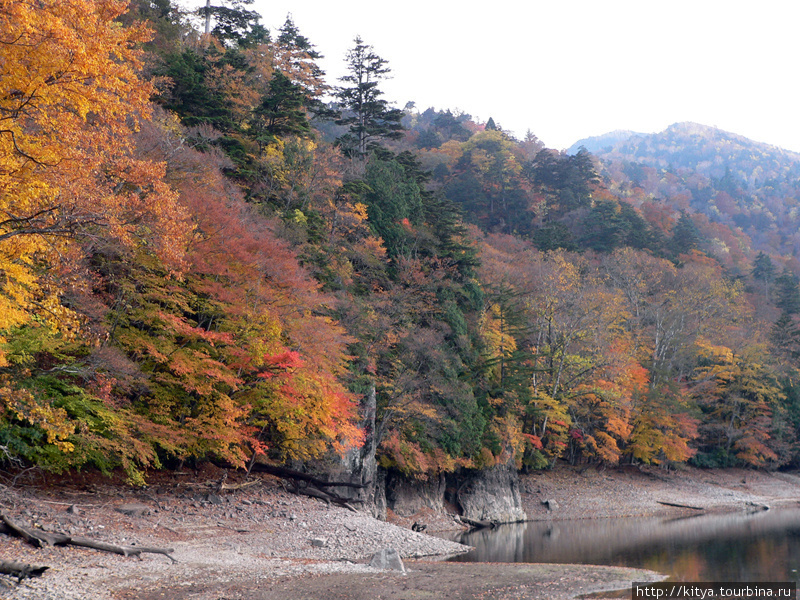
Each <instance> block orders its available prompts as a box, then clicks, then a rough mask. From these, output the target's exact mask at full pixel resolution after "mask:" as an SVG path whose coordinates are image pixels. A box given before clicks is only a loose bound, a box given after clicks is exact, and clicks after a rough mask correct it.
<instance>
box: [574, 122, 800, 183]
mask: <svg viewBox="0 0 800 600" xmlns="http://www.w3.org/2000/svg"><path fill="white" fill-rule="evenodd" d="M581 146H583V147H585V148H586V149H587V150H588V151H589V152H591V153H592V154H594V155H595V156H597V157H598V158H600V159H602V160H604V161H615V160H621V161H629V162H636V163H639V164H642V165H647V166H652V167H655V168H659V169H692V170H695V171H697V172H698V173H700V174H702V175H706V176H708V177H713V178H717V179H719V178H722V177H724V176H725V174H726V172H727V171H729V170H730V171H731V172H733V173H734V176H735V175H736V173H738V174H739V176H740V177H741V181H742V182H743V183H746V184H747V185H748V187H750V186H752V185H754V184H755V185H758V184H759V182H758V179H759V178H758V174H757V173H753V172H752V171H751V170H750V169H749V167H747V165H751V164H752V163H753V162H758V163H759V164H760V165H761V167H762V170H763V171H764V172H769V173H772V174H773V176H774V175H777V174H779V173H780V174H782V175H787V174H788V172H790V171H793V170H794V169H793V168H792V167H793V165H797V164H800V154H798V153H796V152H792V151H789V150H785V149H783V148H779V147H777V146H773V145H770V144H766V143H763V142H757V141H754V140H751V139H748V138H746V137H744V136H742V135H739V134H736V133H731V132H728V131H724V130H722V129H718V128H716V127H711V126H708V125H701V124H698V123H691V122H683V123H675V124H673V125H670V126H669V127H667V128H666V129H665V130H664V131H662V132H659V133H652V134H646V133H635V132H630V131H614V132H611V133H607V134H604V135H600V136H595V137H589V138H586V139H583V140H580V141H578V142H576V143H575V144H573V145H572V146H571V147H570V149H569V150H568V153H574V152H577V150H578V149H579V148H580V147H581ZM798 176H800V171H798Z"/></svg>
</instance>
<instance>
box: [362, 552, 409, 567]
mask: <svg viewBox="0 0 800 600" xmlns="http://www.w3.org/2000/svg"><path fill="white" fill-rule="evenodd" d="M369 566H370V567H374V568H376V569H383V570H385V571H400V572H401V573H405V572H406V567H405V565H403V560H402V559H401V558H400V553H399V552H398V551H397V550H395V549H394V548H384V549H383V550H381V551H380V552H376V553H375V554H373V555H372V558H370V559H369Z"/></svg>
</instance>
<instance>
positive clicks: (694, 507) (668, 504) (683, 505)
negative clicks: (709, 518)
mask: <svg viewBox="0 0 800 600" xmlns="http://www.w3.org/2000/svg"><path fill="white" fill-rule="evenodd" d="M656 502H658V503H659V504H663V505H664V506H675V507H677V508H691V509H692V510H705V508H703V507H702V506H689V505H688V504H675V503H674V502H662V501H661V500H656Z"/></svg>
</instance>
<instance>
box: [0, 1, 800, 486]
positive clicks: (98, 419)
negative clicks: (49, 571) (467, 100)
mask: <svg viewBox="0 0 800 600" xmlns="http://www.w3.org/2000/svg"><path fill="white" fill-rule="evenodd" d="M40 4H41V6H40ZM229 4H232V5H233V6H232V7H225V6H220V5H218V4H217V3H215V5H214V6H211V7H210V8H209V10H210V11H211V12H212V13H213V14H212V15H211V16H212V20H213V23H214V27H213V29H211V31H210V35H206V34H204V33H202V32H201V31H198V30H196V29H193V27H192V25H191V23H192V22H191V21H190V20H186V19H185V18H184V17H185V16H186V15H185V14H184V13H182V12H181V10H180V9H178V8H177V7H176V6H174V5H173V4H171V3H170V2H169V1H168V0H159V2H157V3H154V2H149V1H148V0H139V1H136V2H132V3H130V4H128V3H127V2H123V1H122V0H75V2H70V3H59V2H52V1H50V2H42V3H39V4H36V6H33V5H32V4H30V3H21V2H16V3H11V5H10V9H11V8H13V11H11V10H10V11H9V12H8V14H2V15H0V26H2V27H3V28H5V30H4V31H0V33H3V32H4V33H5V37H4V38H3V39H8V40H13V42H10V43H8V44H4V45H0V65H6V67H5V68H6V69H7V70H8V76H6V77H0V109H2V110H4V111H6V113H4V114H8V115H9V116H8V117H7V118H6V123H5V124H4V126H3V127H4V131H5V134H4V135H0V212H2V213H3V214H4V215H5V216H4V217H3V220H2V221H0V459H1V460H2V461H3V462H2V465H0V466H1V467H2V468H3V469H8V470H10V471H12V472H13V471H19V470H23V469H26V468H28V467H31V466H35V467H37V468H39V469H45V470H52V471H59V472H61V471H69V470H71V469H80V468H90V467H91V468H96V469H99V470H100V471H101V472H103V473H106V474H108V473H112V472H114V471H117V470H122V471H123V472H124V473H125V474H126V477H127V480H128V481H129V482H130V483H132V484H136V485H144V484H145V483H146V481H147V479H148V477H150V476H151V474H152V472H153V471H155V470H158V469H180V468H183V467H184V466H185V465H193V466H195V465H199V464H203V463H207V462H209V461H213V462H214V463H216V464H219V465H224V466H226V467H228V468H230V469H250V468H251V467H252V466H253V465H254V464H255V463H256V462H259V461H260V462H263V461H268V462H272V463H273V464H282V463H292V464H295V465H302V466H303V467H304V468H306V469H309V470H315V471H316V472H320V473H330V472H331V471H333V470H335V469H337V468H341V469H344V470H345V471H347V472H346V473H345V476H352V477H354V478H355V479H357V480H358V481H370V482H373V483H374V484H375V485H377V483H375V482H378V481H379V478H378V472H377V469H378V466H380V468H382V469H383V470H384V471H385V472H389V473H391V474H393V475H398V476H406V477H411V478H418V479H430V480H431V481H438V480H440V478H441V477H442V476H444V475H452V476H454V477H458V476H465V475H471V474H473V473H474V472H475V471H482V470H485V469H491V468H492V467H495V466H502V467H504V468H506V467H516V468H517V469H520V470H524V471H535V470H541V469H549V468H552V467H553V466H554V465H555V464H557V463H558V462H559V461H566V462H569V463H572V464H580V463H583V464H586V463H598V464H602V465H604V466H605V465H615V464H619V463H646V464H659V465H670V464H672V463H683V462H693V463H694V464H696V465H699V466H703V467H712V466H751V467H763V468H771V469H777V468H780V467H788V466H796V465H797V464H800V449H799V448H800V445H799V444H798V439H800V388H799V387H798V385H797V383H796V382H798V381H800V373H799V372H798V368H797V364H798V363H797V358H798V356H800V283H799V282H798V278H797V275H798V274H800V264H799V263H798V262H797V259H796V257H797V255H798V254H799V253H800V233H798V229H799V228H798V226H797V225H798V222H797V219H798V212H800V209H798V194H797V181H798V177H797V173H798V171H797V169H798V167H797V162H796V157H793V156H789V155H788V154H787V153H783V152H781V151H779V150H777V149H774V148H769V147H764V146H759V145H755V144H752V143H750V142H747V140H744V139H743V138H741V137H738V136H732V135H730V134H724V133H723V132H718V131H716V130H712V129H709V128H703V127H699V126H694V125H678V126H675V127H672V128H670V129H669V130H667V131H666V132H664V133H663V134H659V135H658V136H640V135H636V136H633V137H628V138H627V140H625V141H622V140H619V141H617V142H616V143H615V144H613V145H612V147H611V150H609V151H608V152H609V153H608V154H607V155H606V154H603V152H605V151H603V152H601V153H600V154H599V156H600V158H599V159H598V158H596V157H594V156H592V155H591V154H590V153H588V152H585V151H579V152H577V153H576V154H575V155H569V154H567V153H564V152H559V151H557V150H553V149H549V148H546V147H544V145H543V144H542V143H541V141H540V140H538V138H537V137H536V136H535V135H534V134H533V133H532V132H529V133H528V134H527V135H526V136H525V138H524V139H522V140H519V139H516V138H515V137H514V136H513V135H511V134H509V133H508V132H506V131H503V130H502V128H500V127H499V126H498V125H497V123H496V122H495V121H494V120H493V119H492V118H490V119H488V120H487V122H485V123H482V122H478V121H476V120H474V119H473V118H472V117H470V116H469V115H467V114H465V113H462V112H459V111H455V112H451V111H444V112H443V111H437V110H434V109H427V110H425V111H423V112H417V111H416V110H415V109H414V107H413V105H412V104H409V105H407V106H406V108H405V109H403V110H401V109H398V108H396V107H394V106H392V105H391V104H390V103H389V102H388V101H386V100H385V99H384V98H383V97H382V91H381V87H382V86H383V84H384V82H385V80H386V78H387V77H388V74H389V72H390V69H389V67H388V66H387V65H388V61H387V60H385V59H383V58H381V57H380V56H377V54H376V53H375V50H374V48H373V47H372V46H370V45H369V44H368V43H367V42H365V41H364V40H362V39H361V38H357V39H356V40H354V46H353V47H352V49H351V50H350V52H349V53H348V55H347V58H346V67H347V68H346V73H347V75H346V76H345V77H343V78H341V79H340V80H339V81H338V82H331V81H327V80H326V79H325V74H324V73H323V72H322V70H321V69H320V68H319V65H318V64H317V60H318V59H319V58H320V56H319V53H318V52H317V51H316V50H315V48H314V45H313V44H312V43H311V42H310V41H309V40H308V39H307V38H306V37H305V36H303V35H302V34H301V33H300V32H299V31H298V29H297V27H296V26H295V24H294V23H293V22H292V20H291V18H287V20H286V22H285V23H284V24H283V25H282V26H279V27H276V28H274V29H272V30H268V29H266V28H265V27H264V26H263V25H261V24H260V23H259V19H260V17H259V15H258V14H257V13H255V12H254V11H249V10H246V9H244V8H243V7H242V3H238V2H234V3H229ZM43 32H44V33H43ZM87 32H91V35H88V34H87ZM65 72H70V73H74V75H71V76H70V77H63V76H62V75H63V73H65ZM365 72H367V73H368V74H369V77H367V78H365V77H364V73H365ZM43 81H44V82H50V83H49V84H48V86H47V94H46V95H43V96H41V97H40V96H38V95H37V94H38V92H36V91H35V90H38V89H39V87H40V84H41V82H43ZM24 90H31V91H29V92H28V93H27V94H26V92H25V91H24ZM331 97H333V98H335V102H324V101H323V99H326V98H331ZM365 98H367V99H368V100H369V101H368V102H365V101H364V100H365ZM34 100H35V101H34ZM457 100H458V99H454V101H457ZM497 116H498V120H499V121H502V119H501V118H500V117H501V115H497ZM626 135H627V134H626ZM618 137H620V136H618ZM621 137H625V136H624V135H623V136H621ZM609 139H610V138H609ZM601 143H602V144H606V143H608V139H607V140H605V141H603V142H601ZM615 153H616V154H615ZM648 157H649V158H648ZM648 160H649V162H648ZM598 161H599V162H598ZM759 251H761V252H759ZM343 465H346V467H344V466H343ZM11 477H13V475H11V476H10V478H11Z"/></svg>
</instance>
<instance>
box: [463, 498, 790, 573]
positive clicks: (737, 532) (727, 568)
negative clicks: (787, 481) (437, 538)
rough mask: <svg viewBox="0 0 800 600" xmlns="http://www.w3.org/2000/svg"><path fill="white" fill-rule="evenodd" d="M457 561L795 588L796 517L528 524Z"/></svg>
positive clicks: (490, 533) (503, 531) (489, 533)
mask: <svg viewBox="0 0 800 600" xmlns="http://www.w3.org/2000/svg"><path fill="white" fill-rule="evenodd" d="M458 541H460V542H462V543H464V544H468V545H470V546H475V548H476V549H475V550H474V551H472V552H470V553H468V554H464V555H461V556H458V557H456V558H454V559H453V560H456V561H478V562H545V563H575V564H594V565H614V566H626V567H639V568H644V569H651V570H653V571H658V572H660V573H664V574H667V575H669V576H670V577H671V578H673V579H676V580H679V581H706V582H712V581H723V582H744V581H754V582H755V581H762V582H763V581H797V580H798V575H799V574H800V509H779V510H776V509H773V510H769V511H760V512H752V513H745V512H741V513H734V514H724V515H702V514H700V515H696V516H689V517H682V518H665V517H659V518H656V517H640V518H617V519H582V520H574V521H531V522H528V523H520V524H515V525H503V526H500V527H498V528H497V529H494V530H477V531H472V532H468V533H465V534H463V535H462V536H461V537H460V539H459V540H458Z"/></svg>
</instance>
